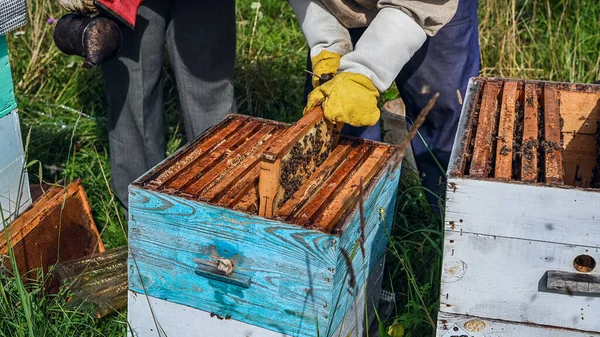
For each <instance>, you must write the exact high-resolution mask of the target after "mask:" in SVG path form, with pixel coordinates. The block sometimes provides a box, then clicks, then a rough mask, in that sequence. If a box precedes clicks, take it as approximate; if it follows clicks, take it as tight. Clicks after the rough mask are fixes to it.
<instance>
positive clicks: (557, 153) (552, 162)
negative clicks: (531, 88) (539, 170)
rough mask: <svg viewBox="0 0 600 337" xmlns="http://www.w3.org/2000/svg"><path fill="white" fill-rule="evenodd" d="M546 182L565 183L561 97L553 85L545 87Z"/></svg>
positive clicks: (544, 143) (544, 147)
mask: <svg viewBox="0 0 600 337" xmlns="http://www.w3.org/2000/svg"><path fill="white" fill-rule="evenodd" d="M542 148H543V150H544V154H545V162H546V169H545V170H544V172H545V182H546V183H549V184H562V183H563V167H562V145H561V140H560V96H559V92H558V89H556V88H555V87H553V86H551V85H546V86H545V87H544V141H543V144H542Z"/></svg>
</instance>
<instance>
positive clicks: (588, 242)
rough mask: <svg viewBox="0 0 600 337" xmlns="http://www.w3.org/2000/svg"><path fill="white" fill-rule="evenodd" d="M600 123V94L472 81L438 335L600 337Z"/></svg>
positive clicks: (451, 186) (456, 163)
mask: <svg viewBox="0 0 600 337" xmlns="http://www.w3.org/2000/svg"><path fill="white" fill-rule="evenodd" d="M599 121H600V86H598V85H587V84H570V83H554V82H542V81H524V80H513V79H498V78H474V79H471V81H470V83H469V89H468V90H467V95H466V98H465V103H464V105H463V113H462V116H461V119H460V122H459V126H458V132H457V137H456V140H455V144H454V148H453V153H452V156H451V159H450V167H449V169H448V187H447V202H446V212H445V226H444V261H443V271H442V285H441V294H440V311H439V314H438V329H437V336H444V337H445V336H453V335H466V336H472V337H483V336H489V335H496V334H498V335H503V336H532V337H542V336H543V337H547V336H552V337H554V336H556V337H558V336H570V337H571V336H572V337H585V336H592V335H593V336H598V335H600V326H599V325H598V321H597V319H596V317H598V315H599V314H600V297H598V295H600V283H598V280H600V278H599V277H598V268H596V267H595V266H592V264H593V263H591V262H589V263H588V261H600V252H599V251H598V246H599V245H600V241H599V239H598V235H597V233H598V226H599V225H600V218H599V216H598V214H599V213H598V210H597V207H598V206H597V205H598V204H600V185H598V179H599V174H600V172H599V168H600V142H599V141H600V138H599V134H600V131H599V130H598V123H599ZM586 264H589V265H587V266H588V267H589V268H587V269H583V268H581V266H582V265H586ZM569 284H571V285H574V286H568V285H569ZM565 285H567V286H565Z"/></svg>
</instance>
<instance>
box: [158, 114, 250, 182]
mask: <svg viewBox="0 0 600 337" xmlns="http://www.w3.org/2000/svg"><path fill="white" fill-rule="evenodd" d="M247 120H248V118H243V117H240V118H236V119H231V120H228V121H227V122H225V124H222V125H221V124H219V125H218V129H215V130H211V131H213V132H210V133H207V134H206V135H205V136H204V137H201V139H202V142H194V143H196V144H195V145H196V146H194V147H193V148H191V149H190V151H186V152H183V153H181V156H173V157H171V159H172V160H174V161H175V162H174V163H173V165H171V166H169V167H167V168H165V170H163V171H160V172H159V173H158V175H157V176H156V177H155V178H151V179H150V181H149V182H148V185H149V186H151V187H155V188H157V187H160V186H162V185H164V184H165V183H166V182H167V181H169V180H171V179H172V178H174V177H175V176H176V175H177V176H178V177H179V178H180V180H179V181H180V183H179V184H177V185H173V186H172V188H179V187H181V186H183V183H184V182H185V181H187V180H189V179H190V177H192V176H193V175H194V174H198V173H195V172H194V170H192V169H189V168H188V167H189V166H190V165H193V166H196V165H197V164H202V162H198V159H199V158H200V157H203V156H204V155H206V153H207V152H209V151H211V150H213V149H214V148H215V147H219V146H220V145H223V147H222V149H228V148H229V145H230V144H223V143H225V142H226V141H227V140H228V139H236V140H237V141H240V140H243V139H244V137H247V132H246V129H247V127H248V126H249V124H251V123H246V121H247ZM241 126H243V128H242V129H240V130H238V129H239V128H240V127H241ZM251 130H252V129H251ZM234 132H235V137H233V133H234ZM238 132H240V133H241V135H240V134H238ZM224 151H225V150H223V151H222V152H220V154H219V155H222V154H223V153H224ZM213 159H214V157H213ZM210 163H212V161H210ZM206 164H209V162H207V163H206ZM186 168H188V174H187V176H185V175H184V176H181V174H180V172H181V171H182V170H184V169H186ZM178 186H179V187H178Z"/></svg>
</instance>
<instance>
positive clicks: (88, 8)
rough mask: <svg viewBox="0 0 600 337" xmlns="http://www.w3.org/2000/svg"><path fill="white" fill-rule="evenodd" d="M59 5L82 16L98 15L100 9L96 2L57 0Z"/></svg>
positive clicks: (91, 0) (87, 0)
mask: <svg viewBox="0 0 600 337" xmlns="http://www.w3.org/2000/svg"><path fill="white" fill-rule="evenodd" d="M57 1H58V4H59V5H60V6H61V7H62V8H64V9H66V10H67V11H69V12H72V13H79V14H82V15H94V14H97V13H98V8H97V7H96V5H95V4H94V0H57Z"/></svg>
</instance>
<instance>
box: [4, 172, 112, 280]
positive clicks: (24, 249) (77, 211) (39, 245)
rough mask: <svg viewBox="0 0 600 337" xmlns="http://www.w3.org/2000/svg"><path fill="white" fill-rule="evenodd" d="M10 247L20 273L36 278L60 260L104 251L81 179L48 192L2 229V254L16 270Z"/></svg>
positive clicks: (5, 263)
mask: <svg viewBox="0 0 600 337" xmlns="http://www.w3.org/2000/svg"><path fill="white" fill-rule="evenodd" d="M9 250H12V253H13V254H14V257H15V262H16V266H17V268H18V271H19V273H20V274H21V275H23V276H26V277H27V278H36V277H37V275H38V274H37V271H38V270H39V269H41V270H42V271H43V272H44V273H46V272H48V270H49V268H50V266H51V265H54V264H56V263H57V262H59V261H63V260H72V259H77V258H81V257H84V256H87V255H90V254H94V253H98V252H103V251H104V244H103V243H102V240H101V238H100V234H99V233H98V230H97V229H96V225H95V223H94V219H93V217H92V213H91V208H90V205H89V203H88V199H87V196H86V194H85V191H84V190H83V187H82V186H81V182H80V181H79V180H76V181H74V182H73V183H71V184H70V185H68V186H67V187H65V188H62V187H56V186H54V187H51V188H49V189H48V190H46V191H44V193H43V194H41V195H40V196H39V197H38V198H37V199H36V200H35V201H34V203H33V205H32V206H31V208H29V209H28V210H26V211H25V212H24V213H23V214H21V216H20V217H18V218H17V219H16V220H15V221H13V223H12V224H11V225H10V226H9V227H7V228H6V229H4V231H2V232H0V255H1V256H2V257H3V264H4V265H5V266H6V267H7V268H10V269H12V267H11V265H12V264H11V261H10V259H9V255H10V254H9ZM32 271H33V272H32ZM53 286H54V284H50V285H49V287H50V288H52V287H53Z"/></svg>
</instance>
